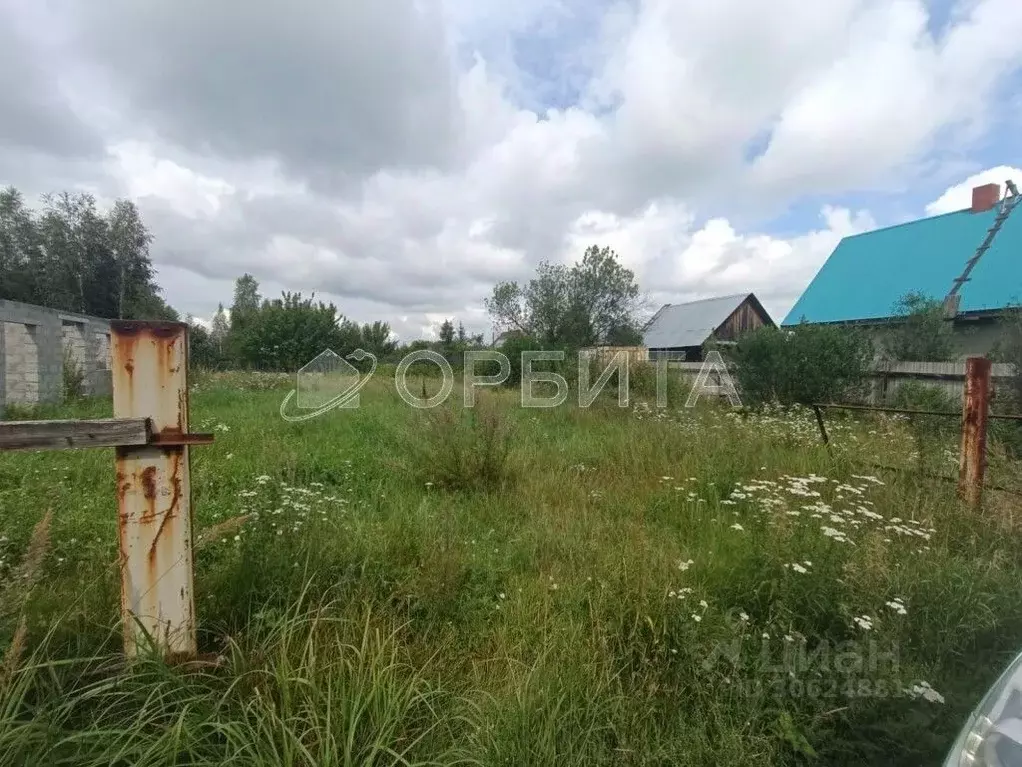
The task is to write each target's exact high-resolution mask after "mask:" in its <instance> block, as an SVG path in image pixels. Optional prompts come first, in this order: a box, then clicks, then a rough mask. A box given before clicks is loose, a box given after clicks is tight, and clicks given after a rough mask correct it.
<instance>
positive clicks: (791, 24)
mask: <svg viewBox="0 0 1022 767" xmlns="http://www.w3.org/2000/svg"><path fill="white" fill-rule="evenodd" d="M1020 135H1022V2H1019V0H958V1H957V2H954V1H953V0H827V2H806V0H770V2H765V1H764V0H713V2H707V1H706V0H627V1H625V2H613V1H610V2H608V1H607V0H516V2H508V0H333V1H332V2H329V1H328V0H255V1H254V2H253V1H252V0H244V2H242V0H148V1H147V2H139V1H138V0H88V1H85V0H0V184H8V183H10V184H14V185H16V186H17V187H19V188H20V189H22V190H23V191H24V192H25V193H26V194H28V195H30V196H32V197H35V196H36V195H38V194H40V193H43V192H46V191H54V190H60V189H83V190H88V191H91V192H93V193H94V194H96V196H97V197H98V198H99V199H100V201H101V202H104V203H105V202H108V201H110V200H112V199H114V198H116V197H119V196H128V197H131V198H133V199H134V200H136V202H137V203H138V204H139V206H140V207H141V209H142V211H143V215H144V217H145V220H146V221H147V223H148V224H149V225H150V227H151V229H152V230H153V232H154V235H155V237H156V241H155V243H154V250H153V256H154V261H155V263H156V265H157V267H158V270H159V280H160V283H161V284H162V285H163V287H164V288H165V293H166V297H167V299H168V300H169V301H170V302H171V304H172V305H174V306H175V307H176V308H177V309H178V310H179V311H181V312H182V313H192V314H194V315H196V316H197V317H201V318H208V317H209V316H210V315H211V314H212V312H213V311H214V310H215V308H216V304H217V302H219V301H223V302H224V303H225V304H229V303H230V298H231V293H232V282H233V279H234V278H235V277H236V276H237V275H239V274H241V273H242V272H245V271H249V272H251V273H253V274H254V275H255V276H256V277H257V278H258V279H259V280H260V282H261V284H262V286H263V293H264V295H271V296H272V295H275V294H278V293H279V291H281V290H283V289H285V288H286V289H291V290H301V291H303V292H305V293H309V292H312V291H315V292H316V293H317V295H319V296H321V297H324V298H327V299H329V300H333V301H334V302H335V303H337V305H338V307H339V308H340V309H341V311H342V312H344V313H345V314H346V315H348V316H350V317H353V318H354V319H357V320H360V321H368V320H374V319H385V320H388V321H390V322H391V324H392V326H393V327H394V329H395V330H396V331H397V332H398V333H399V334H400V335H401V336H402V337H403V338H406V339H407V338H412V337H417V336H420V335H429V334H430V332H431V329H432V328H433V327H434V326H435V324H436V323H438V322H439V321H440V320H441V319H442V318H443V317H445V316H455V317H457V318H458V319H461V320H463V321H464V322H465V324H466V325H467V326H468V327H469V328H471V329H474V330H480V331H482V330H485V331H487V335H489V328H490V325H489V322H488V320H487V318H486V316H485V313H484V312H483V309H482V299H483V297H484V296H486V295H488V293H489V291H490V289H491V287H492V285H493V283H494V282H495V281H497V280H501V279H519V278H526V277H527V276H528V275H529V274H530V273H531V272H532V270H533V267H534V265H535V264H536V263H537V262H538V261H540V260H542V259H550V260H568V261H570V260H574V259H575V258H577V257H578V256H579V255H580V254H581V252H582V250H583V249H584V248H585V247H586V246H587V245H588V244H591V243H599V244H607V245H610V246H611V247H613V248H614V249H615V250H616V251H617V252H618V253H619V254H620V255H621V257H622V259H623V260H624V262H625V263H626V264H627V265H628V266H630V267H631V268H633V269H634V270H635V271H636V273H637V275H638V277H639V281H640V285H641V287H642V288H643V290H644V291H645V293H646V294H647V296H648V301H649V305H650V306H651V307H653V306H657V305H659V304H660V303H663V302H665V301H682V300H688V299H694V298H700V297H706V296H712V295H719V294H725V293H734V292H743V291H755V292H756V293H757V295H758V296H759V297H760V298H761V299H762V300H763V302H764V303H765V305H766V306H767V308H768V310H770V311H771V312H772V313H773V314H774V315H775V317H776V318H778V319H780V318H782V317H783V315H784V314H785V312H786V311H787V310H788V308H789V307H790V306H791V305H792V303H794V300H795V299H796V298H797V296H798V294H799V293H800V292H801V290H802V289H803V288H804V287H805V286H806V284H807V283H808V281H809V280H810V279H811V277H812V276H813V275H814V274H815V272H816V270H817V269H818V268H819V266H820V265H821V264H822V263H823V261H824V260H825V259H826V257H827V255H829V253H830V251H831V250H832V249H833V247H834V246H835V244H836V243H837V241H838V240H839V239H840V238H841V237H842V236H844V235H847V234H851V233H854V232H858V231H863V230H865V229H868V228H872V227H876V226H885V225H889V224H892V223H897V222H900V221H904V220H908V219H912V218H918V217H921V216H923V215H927V214H933V213H937V212H942V211H946V210H954V209H958V208H961V207H966V206H967V205H968V199H969V190H970V189H971V187H972V186H973V185H974V184H975V183H976V182H977V181H986V180H993V181H998V182H1003V181H1004V179H1005V178H1007V177H1014V178H1015V179H1016V180H1018V181H1019V182H1020V183H1022V172H1020V171H1018V170H1013V169H1017V168H1019V167H1020V166H1022V141H1020V140H1019V137H1020Z"/></svg>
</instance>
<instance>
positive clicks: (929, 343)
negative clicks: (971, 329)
mask: <svg viewBox="0 0 1022 767" xmlns="http://www.w3.org/2000/svg"><path fill="white" fill-rule="evenodd" d="M894 311H895V312H896V315H897V316H900V317H901V318H902V319H901V321H900V322H899V323H898V324H897V325H895V326H894V328H893V329H892V330H891V332H890V333H889V337H888V338H887V341H886V344H885V345H886V346H887V347H888V349H887V351H888V353H889V355H890V357H891V358H892V359H896V360H901V361H903V362H946V361H948V360H952V359H954V357H955V345H954V340H953V335H952V326H951V323H950V322H949V321H948V320H947V319H946V318H945V316H944V305H943V304H942V303H941V302H940V301H937V300H936V299H932V298H927V297H926V296H924V295H922V294H921V293H907V294H905V295H904V296H902V297H901V299H899V301H898V302H897V303H896V304H895V306H894Z"/></svg>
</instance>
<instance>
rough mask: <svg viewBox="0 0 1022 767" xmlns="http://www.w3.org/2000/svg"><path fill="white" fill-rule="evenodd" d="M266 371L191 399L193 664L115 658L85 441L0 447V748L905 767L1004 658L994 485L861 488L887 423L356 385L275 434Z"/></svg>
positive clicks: (1014, 553) (109, 587) (1010, 609)
mask: <svg viewBox="0 0 1022 767" xmlns="http://www.w3.org/2000/svg"><path fill="white" fill-rule="evenodd" d="M434 383H435V382H434ZM285 391H286V382H285V383H284V384H283V385H282V384H281V382H280V381H276V380H269V379H267V378H265V377H257V378H256V379H254V380H253V381H251V382H250V381H248V379H247V378H246V377H244V376H239V375H237V374H230V375H227V374H224V375H217V376H209V377H207V378H205V379H203V380H201V381H199V382H198V386H197V388H196V391H195V393H194V396H193V399H192V407H193V417H192V427H193V428H195V429H196V430H202V431H213V432H214V433H215V434H216V435H217V436H216V442H215V443H214V444H213V445H211V446H208V447H203V448H201V449H195V450H194V451H192V477H191V479H192V493H193V500H194V504H195V514H196V529H197V536H198V540H199V541H200V542H201V545H200V546H197V548H196V553H195V568H196V601H197V612H198V615H199V619H200V625H199V630H200V643H201V650H202V652H203V653H204V654H205V657H213V658H216V659H217V662H216V663H215V664H212V665H208V666H203V665H192V666H178V667H169V666H166V665H165V664H163V663H161V662H159V661H157V660H146V659H143V660H141V661H139V662H137V663H134V664H132V665H125V663H124V662H123V661H122V660H121V659H120V656H119V653H118V649H119V633H118V630H117V619H118V604H119V602H118V590H119V583H118V576H117V569H116V561H117V545H116V525H117V522H116V508H115V503H114V498H115V495H114V491H115V488H114V477H113V473H114V472H113V460H112V458H113V457H112V455H110V454H109V453H107V452H105V451H83V452H80V453H71V452H64V453H48V454H47V453H25V454H9V455H6V456H3V459H2V461H0V511H2V513H0V583H7V582H11V583H20V582H22V579H19V578H16V577H13V576H14V574H15V573H16V572H18V571H19V568H21V567H22V563H23V562H26V561H29V560H31V561H36V564H35V565H33V568H34V569H35V571H36V572H37V575H36V576H35V577H34V578H33V579H32V582H33V583H34V586H33V588H31V589H30V590H22V591H20V592H19V594H18V596H17V597H16V598H11V599H10V600H8V602H9V604H11V605H13V608H12V609H8V610H5V611H3V612H2V614H0V637H2V640H0V641H2V642H3V644H0V648H8V647H11V646H12V640H14V639H16V640H17V644H18V645H19V647H20V648H21V649H19V651H18V653H17V655H18V662H17V663H16V664H13V665H12V666H11V668H12V670H11V672H10V673H9V674H8V676H7V681H6V683H5V684H4V685H3V686H2V687H0V764H26V765H51V764H53V765H59V764H68V765H70V764H83V765H101V764H102V765H107V764H115V765H129V764H146V765H178V764H239V765H240V764H245V765H249V764H255V765H259V764H267V765H269V764H274V765H277V764H282V765H320V764H323V765H343V764H480V765H520V764H529V765H593V764H596V765H600V764H606V765H640V764H641V765H650V764H660V765H703V764H720V763H728V764H734V765H750V766H751V765H797V764H805V763H810V762H813V761H815V762H817V763H820V764H828V765H831V764H837V765H842V764H847V765H853V764H854V765H858V764H881V765H885V764H887V765H919V764H932V763H939V761H940V758H941V757H942V755H943V753H944V751H945V750H946V749H947V748H948V747H949V746H950V744H951V742H952V740H953V738H954V736H955V734H956V732H957V729H958V727H959V726H960V724H961V722H962V721H963V720H964V718H965V716H966V715H967V713H968V711H969V710H970V708H971V707H972V706H973V705H974V704H975V702H976V701H977V700H978V699H979V697H980V696H981V695H982V693H983V692H984V690H985V688H986V686H987V685H989V683H990V682H991V681H992V680H993V678H994V677H996V676H997V674H998V673H999V672H1000V670H1001V668H1002V666H1003V663H1004V662H1006V660H1007V659H1008V658H1009V656H1010V655H1011V654H1013V653H1014V652H1016V651H1017V649H1018V647H1017V646H1018V644H1019V643H1020V640H1019V637H1022V605H1020V604H1019V601H1018V583H1019V577H1020V575H1022V557H1020V555H1019V553H1018V552H1019V551H1022V546H1020V544H1022V532H1020V529H1019V520H1020V516H1019V515H1018V514H1017V513H1016V512H1015V511H1014V509H1015V507H1017V506H1018V504H1017V501H1016V500H1014V497H1013V496H1011V495H1010V494H1007V493H1000V492H998V491H993V490H991V491H989V492H988V493H987V496H986V497H987V503H988V506H987V509H986V511H985V512H984V513H982V514H978V515H975V514H972V513H970V512H968V511H967V510H966V509H964V508H963V507H962V506H961V505H960V504H959V502H958V500H957V498H956V497H955V495H954V486H953V484H951V483H947V482H943V481H940V480H936V479H932V478H929V477H927V476H925V475H921V474H920V473H918V472H914V471H891V472H885V473H884V474H883V475H882V476H876V472H877V471H878V470H876V469H874V468H872V467H873V465H874V464H877V463H879V464H884V465H888V466H907V467H912V466H913V465H914V463H913V461H912V453H913V451H915V450H916V445H917V443H916V436H915V435H914V434H913V433H912V431H911V430H910V428H909V426H908V424H907V423H906V422H905V421H904V420H901V419H887V418H876V419H869V420H864V421H858V420H853V419H834V420H833V422H831V423H830V424H829V431H830V433H831V442H832V445H831V448H829V449H828V448H825V447H823V446H822V445H821V444H820V440H819V436H818V433H817V427H816V424H815V422H814V420H813V416H812V414H811V413H808V414H807V413H804V412H800V411H798V410H793V411H783V412H782V411H777V412H774V411H769V410H768V411H765V412H763V413H760V414H755V415H744V416H740V415H736V414H734V413H731V412H729V411H727V410H723V409H718V408H715V407H712V406H706V407H699V408H695V409H688V410H687V409H684V408H682V409H678V408H677V407H673V408H670V409H667V410H665V411H660V410H657V409H656V408H655V407H652V406H643V405H640V404H639V403H638V402H634V403H633V406H632V407H631V408H628V409H623V408H620V407H618V406H617V402H616V401H615V399H614V398H613V395H612V394H611V395H608V396H606V397H603V398H601V399H599V400H597V402H596V403H595V404H594V405H593V406H592V407H590V408H588V409H579V408H578V407H575V406H568V405H566V406H564V407H560V408H554V409H521V408H519V407H517V406H516V401H517V393H516V392H513V391H493V392H486V394H488V395H489V396H488V397H485V398H484V399H485V402H480V404H481V405H482V407H481V408H480V409H479V410H478V411H477V412H472V411H465V410H464V409H461V408H458V407H455V406H454V405H453V403H452V406H451V407H450V408H449V409H444V410H438V411H436V412H434V413H431V414H427V413H423V412H419V411H414V410H412V409H411V408H408V407H407V406H406V405H404V404H403V403H402V402H401V400H400V399H399V398H398V397H397V396H396V395H395V394H394V393H393V391H392V390H388V389H387V387H385V386H383V385H382V384H380V385H375V384H374V385H372V386H369V387H366V389H364V390H363V394H362V404H361V407H360V408H359V409H357V410H350V411H343V412H342V411H336V412H333V413H330V414H327V415H325V416H324V417H323V418H321V419H314V420H312V421H309V422H304V423H298V424H288V423H285V422H283V421H281V420H280V419H279V418H278V417H277V416H276V413H277V407H278V406H279V402H280V398H281V397H282V396H283V394H284V393H285ZM101 409H102V406H101V405H99V404H97V403H71V404H69V405H68V406H67V407H66V408H65V409H64V410H63V411H61V412H60V413H54V414H53V415H61V414H63V415H71V414H75V415H83V414H88V415H90V416H97V415H102V414H103V413H102V412H101ZM48 415H49V413H48ZM948 447H949V448H950V449H953V447H954V446H953V445H950V446H948ZM941 450H943V447H941ZM938 452H939V451H938ZM990 470H991V474H992V476H991V483H992V484H1005V483H1008V482H1009V480H1010V476H1011V475H1014V474H1017V473H1018V472H1017V464H1016V463H1015V462H1013V461H1012V460H1011V459H1010V458H1009V457H1007V456H1004V455H1002V454H1000V453H997V460H996V461H992V463H991V467H990ZM1013 504H1014V505H1013ZM49 508H52V509H54V514H53V516H52V520H51V521H50V523H49V530H48V533H47V535H46V538H47V539H48V544H47V546H46V547H44V548H40V547H39V546H38V545H37V544H34V543H33V535H32V528H33V526H34V525H36V523H37V522H38V521H39V519H40V518H41V517H42V516H43V514H44V512H45V510H46V509H49ZM36 537H38V536H36ZM30 551H36V552H38V551H44V554H42V555H38V556H37V555H30V556H28V557H27V558H26V555H27V554H28V552H30ZM83 576H84V577H83ZM23 616H24V621H23V620H22V617H23ZM22 626H24V628H21V627H22ZM19 632H20V634H19ZM19 636H20V638H18V637H19ZM871 648H873V649H872V650H871ZM838 652H843V653H845V656H846V657H845V660H846V662H845V664H844V665H840V664H837V663H835V662H834V657H835V655H834V653H838ZM870 652H875V653H878V654H879V662H877V663H872V662H870V661H869V658H870V655H869V653H870ZM797 653H802V654H803V656H805V657H808V658H809V659H810V660H812V659H815V661H813V662H808V663H801V664H799V663H796V664H795V665H793V666H792V665H790V664H789V666H788V667H786V666H785V665H784V664H785V658H786V657H788V658H789V659H790V658H792V657H798V656H797ZM827 653H830V654H829V655H828V654H827ZM789 671H790V672H791V673H789ZM922 681H925V682H927V683H929V684H931V685H932V686H933V688H934V689H936V690H937V691H939V693H940V695H942V696H943V699H944V702H943V703H940V702H937V701H935V700H926V699H924V698H919V697H913V695H912V693H911V692H907V690H909V691H910V690H911V688H912V685H913V684H916V683H918V682H922ZM813 754H815V757H814V756H813Z"/></svg>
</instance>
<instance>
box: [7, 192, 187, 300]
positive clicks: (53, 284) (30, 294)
mask: <svg viewBox="0 0 1022 767" xmlns="http://www.w3.org/2000/svg"><path fill="white" fill-rule="evenodd" d="M151 240H152V237H151V235H150V234H149V232H148V230H147V229H146V228H145V225H144V224H143V223H142V219H141V216H140V215H139V213H138V210H137V209H136V208H135V206H134V205H133V204H132V203H130V202H128V201H126V200H118V201H116V202H115V203H114V206H113V208H112V209H111V210H110V212H109V213H108V214H106V215H105V216H104V215H102V214H101V213H100V211H98V210H97V208H96V201H95V199H94V198H93V197H92V196H91V195H88V194H71V193H69V192H62V193H60V194H51V195H46V196H44V197H43V208H42V210H39V211H36V210H32V209H29V208H28V207H27V206H26V205H25V204H24V200H23V198H22V196H21V194H20V193H19V192H18V190H16V189H14V188H13V187H9V188H7V189H5V190H3V191H2V192H0V298H9V299H13V300H16V301H25V302H27V303H34V304H39V305H41V306H48V307H52V308H55V309H64V310H66V311H75V312H82V313H85V314H91V315H94V316H97V317H111V318H112V317H121V318H129V319H168V318H176V317H177V313H176V312H174V311H173V309H171V308H170V307H169V306H167V304H166V303H165V302H164V301H163V299H162V298H161V297H160V295H159V294H160V289H159V286H158V285H157V284H156V280H155V272H154V270H153V267H152V262H151V261H150V258H149V243H150V242H151Z"/></svg>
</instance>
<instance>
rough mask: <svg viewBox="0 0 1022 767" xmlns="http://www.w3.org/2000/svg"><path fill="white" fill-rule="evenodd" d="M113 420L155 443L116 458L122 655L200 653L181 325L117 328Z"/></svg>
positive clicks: (112, 327)
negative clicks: (136, 425) (129, 421)
mask: <svg viewBox="0 0 1022 767" xmlns="http://www.w3.org/2000/svg"><path fill="white" fill-rule="evenodd" d="M110 330H111V337H112V346H113V348H112V357H113V400H114V417H115V418H148V419H149V421H150V428H151V430H152V432H153V437H154V439H153V443H154V444H149V445H143V446H130V447H118V448H117V503H118V527H119V534H120V553H121V615H122V619H123V623H124V650H125V653H126V654H127V655H128V656H129V657H131V656H134V655H137V654H138V653H139V652H140V651H144V650H145V649H146V648H147V647H149V646H150V643H151V644H152V647H153V649H155V650H157V651H158V652H160V653H161V654H163V655H165V656H167V657H168V658H175V659H180V658H188V657H191V656H194V655H195V653H196V649H197V647H196V630H195V603H194V592H193V573H192V519H191V514H192V509H191V487H190V484H189V472H188V468H189V467H188V444H187V443H188V436H189V435H188V375H187V371H188V336H187V326H186V325H185V324H184V323H177V322H126V321H116V322H111V324H110Z"/></svg>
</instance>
